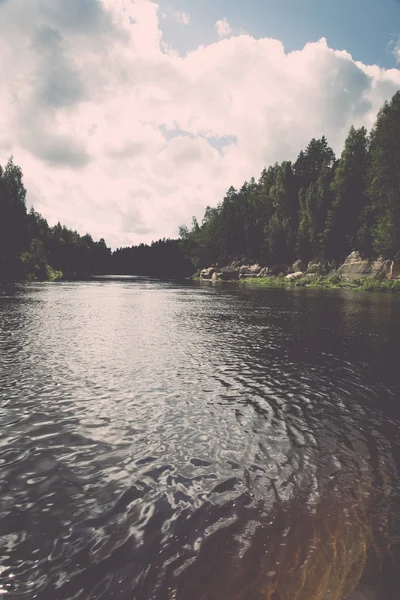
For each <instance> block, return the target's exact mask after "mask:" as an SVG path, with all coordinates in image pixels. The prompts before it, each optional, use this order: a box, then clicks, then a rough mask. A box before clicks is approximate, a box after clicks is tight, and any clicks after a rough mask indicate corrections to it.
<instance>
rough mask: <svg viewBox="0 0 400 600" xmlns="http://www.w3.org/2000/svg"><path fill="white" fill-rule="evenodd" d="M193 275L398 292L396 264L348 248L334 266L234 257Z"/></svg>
mask: <svg viewBox="0 0 400 600" xmlns="http://www.w3.org/2000/svg"><path fill="white" fill-rule="evenodd" d="M193 279H198V280H200V281H209V282H210V281H211V282H213V283H216V282H220V281H224V282H230V283H237V284H238V285H240V286H243V285H244V286H247V285H252V286H257V287H294V286H296V287H309V288H330V289H340V288H345V289H354V290H364V291H373V292H397V293H398V292H400V265H399V262H398V261H394V260H387V259H385V258H383V257H378V258H373V259H368V258H364V257H362V256H361V255H360V254H359V253H358V252H352V253H351V254H350V255H349V256H348V257H347V258H346V260H345V261H344V263H343V264H341V265H339V266H337V265H332V264H328V263H323V262H317V261H311V262H309V263H308V264H304V263H302V262H301V261H296V262H295V263H294V264H293V265H292V266H288V265H273V266H269V267H262V266H260V265H259V264H253V265H249V264H247V265H245V264H243V263H241V262H239V261H234V262H232V263H231V264H230V265H227V266H225V267H220V266H218V267H209V268H207V269H203V270H202V271H199V272H198V273H197V274H196V276H195V277H193Z"/></svg>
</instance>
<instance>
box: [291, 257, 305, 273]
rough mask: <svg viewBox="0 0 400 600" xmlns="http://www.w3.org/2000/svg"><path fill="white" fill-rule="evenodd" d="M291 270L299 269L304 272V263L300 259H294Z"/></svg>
mask: <svg viewBox="0 0 400 600" xmlns="http://www.w3.org/2000/svg"><path fill="white" fill-rule="evenodd" d="M292 270H293V273H299V272H300V271H303V272H304V271H305V270H306V265H305V264H304V263H303V261H302V260H296V262H295V263H293V266H292Z"/></svg>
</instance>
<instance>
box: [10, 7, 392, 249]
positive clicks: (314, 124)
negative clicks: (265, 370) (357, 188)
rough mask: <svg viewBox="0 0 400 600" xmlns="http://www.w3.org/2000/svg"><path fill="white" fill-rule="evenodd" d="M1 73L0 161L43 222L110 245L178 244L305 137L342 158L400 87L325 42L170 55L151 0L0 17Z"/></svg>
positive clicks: (261, 43)
mask: <svg viewBox="0 0 400 600" xmlns="http://www.w3.org/2000/svg"><path fill="white" fill-rule="evenodd" d="M0 72H1V74H2V85H1V87H0V161H1V162H4V161H5V160H6V159H7V157H8V156H9V155H11V154H13V155H14V157H15V161H16V162H17V163H19V164H21V166H22V168H23V172H24V174H25V182H26V186H27V189H28V202H29V203H31V202H32V203H33V204H34V205H35V207H36V208H37V209H38V210H39V211H41V212H42V213H43V215H44V216H45V217H47V218H48V220H49V222H50V223H55V222H57V221H58V220H61V221H62V222H65V223H66V224H67V225H68V226H71V227H75V228H77V229H78V230H79V231H81V232H82V233H84V232H85V231H89V232H91V233H92V234H93V236H95V237H104V238H105V239H106V240H107V241H108V242H109V243H110V244H111V245H112V246H119V245H125V244H132V243H139V242H142V241H150V240H151V239H157V238H159V237H163V236H175V235H176V234H177V230H178V226H179V224H181V223H190V220H191V216H192V215H193V214H195V215H197V216H198V217H200V218H201V217H202V214H203V211H204V208H205V207H206V206H207V205H215V204H216V203H217V202H218V201H220V200H221V199H222V198H223V196H224V193H225V192H226V190H227V189H228V187H229V186H230V185H235V186H240V185H241V184H242V183H243V181H244V180H245V179H249V178H250V177H251V176H252V175H254V176H256V177H257V176H258V175H259V174H260V172H261V170H262V168H263V167H264V166H266V165H269V164H271V163H273V162H275V161H276V160H278V161H280V160H283V159H295V157H296V155H297V154H298V152H299V151H300V149H301V148H303V147H304V146H305V145H306V144H307V143H308V141H309V140H310V139H311V137H313V136H320V135H322V134H325V135H326V136H327V137H328V140H329V142H330V143H331V145H332V146H333V147H334V149H335V150H336V151H337V152H340V150H341V147H342V145H343V141H344V139H345V136H346V135H347V132H348V129H349V127H350V125H351V124H354V125H356V126H359V125H365V126H367V127H368V128H369V127H371V125H372V124H373V121H374V119H375V116H376V113H377V111H378V110H379V108H380V106H381V105H382V103H383V101H384V100H386V99H388V98H390V97H391V96H392V95H393V93H394V92H395V91H396V90H397V89H398V88H399V87H400V70H398V69H391V70H384V69H380V68H379V67H377V66H366V65H364V64H362V63H360V62H355V61H354V60H353V59H352V57H351V56H350V55H349V54H348V53H346V52H343V51H341V52H339V51H335V50H332V49H331V48H329V47H328V45H327V43H326V40H324V39H322V40H320V41H318V42H315V43H309V44H307V45H306V46H305V47H304V48H303V49H301V50H298V51H296V52H291V53H286V52H285V49H284V47H283V45H282V44H281V42H279V41H277V40H273V39H254V38H253V37H251V36H249V35H238V36H233V37H230V38H229V39H223V40H220V41H218V42H217V43H214V44H211V45H209V46H206V47H204V46H202V47H199V48H198V49H197V50H195V51H194V52H191V53H189V54H188V55H187V56H184V57H183V56H180V55H179V54H178V53H177V52H176V51H173V50H171V49H170V48H169V47H168V46H167V45H166V44H165V43H164V41H163V39H162V32H161V30H160V22H159V14H158V8H157V5H156V4H155V3H154V2H151V1H150V0H133V1H131V0H87V1H85V2H82V0H69V1H68V2H64V1H63V0H24V3H20V2H10V1H9V2H5V3H0ZM227 140H228V141H231V143H226V141H227ZM224 142H225V145H224ZM216 148H218V149H216Z"/></svg>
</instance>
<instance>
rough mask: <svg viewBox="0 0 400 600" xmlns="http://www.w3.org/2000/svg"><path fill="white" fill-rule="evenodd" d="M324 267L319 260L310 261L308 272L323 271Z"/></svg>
mask: <svg viewBox="0 0 400 600" xmlns="http://www.w3.org/2000/svg"><path fill="white" fill-rule="evenodd" d="M322 269H323V267H322V264H321V263H320V262H319V261H317V260H312V261H310V262H309V263H308V267H307V273H321V271H322Z"/></svg>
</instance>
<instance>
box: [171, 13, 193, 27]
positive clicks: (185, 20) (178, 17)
mask: <svg viewBox="0 0 400 600" xmlns="http://www.w3.org/2000/svg"><path fill="white" fill-rule="evenodd" d="M173 17H174V19H175V21H176V22H177V23H180V24H181V25H189V23H190V15H189V13H187V12H183V11H182V10H177V11H175V12H174V13H173Z"/></svg>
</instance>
